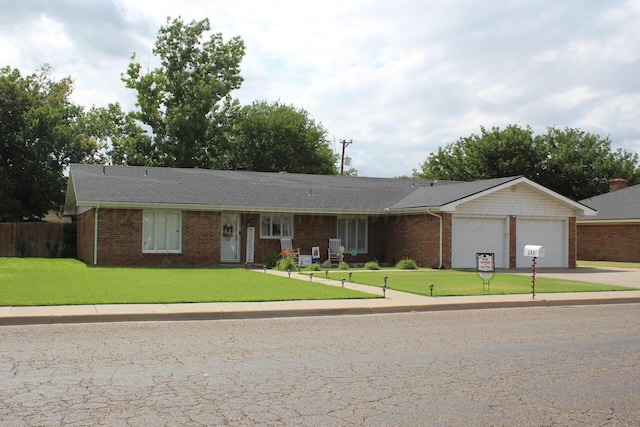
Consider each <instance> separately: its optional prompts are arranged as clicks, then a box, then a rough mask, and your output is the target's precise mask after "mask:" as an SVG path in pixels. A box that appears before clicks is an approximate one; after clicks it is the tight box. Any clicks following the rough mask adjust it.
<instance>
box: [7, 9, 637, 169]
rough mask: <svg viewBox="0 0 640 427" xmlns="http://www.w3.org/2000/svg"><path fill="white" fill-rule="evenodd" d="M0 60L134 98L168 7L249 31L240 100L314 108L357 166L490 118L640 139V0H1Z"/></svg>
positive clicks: (628, 144)
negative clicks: (137, 64)
mask: <svg viewBox="0 0 640 427" xmlns="http://www.w3.org/2000/svg"><path fill="white" fill-rule="evenodd" d="M0 11H2V12H1V13H0V66H2V67H4V66H9V67H11V68H17V69H19V70H20V71H21V72H22V74H23V75H28V74H31V73H33V72H35V71H36V70H38V69H39V68H40V67H42V66H43V65H44V64H50V65H51V66H52V67H53V68H54V73H53V77H54V78H56V79H60V78H63V77H67V76H70V77H72V78H73V79H74V81H75V88H74V92H73V95H72V98H71V100H72V102H74V103H77V104H80V105H83V106H85V107H86V108H90V107H91V106H97V107H105V106H107V105H108V104H109V103H113V102H119V103H120V104H121V105H122V107H123V108H124V109H125V110H126V111H130V110H133V109H134V108H135V94H134V92H132V91H131V90H128V89H126V88H125V87H124V83H123V82H122V81H121V79H120V76H121V74H122V73H124V72H125V71H126V69H127V66H128V64H129V62H130V61H131V55H132V54H133V53H136V55H137V58H138V59H139V60H140V61H141V62H142V63H143V64H145V65H146V66H150V67H155V66H156V65H154V64H155V63H154V57H153V54H152V50H153V47H154V43H155V39H156V37H157V35H158V29H159V28H160V26H161V25H164V24H166V22H167V18H168V17H171V18H177V17H181V18H182V19H183V20H184V21H185V22H190V21H192V20H201V19H204V18H208V19H209V20H210V23H211V27H212V31H213V32H215V33H221V34H222V36H223V38H224V39H225V41H226V40H229V39H230V38H232V37H235V36H239V37H241V38H242V39H243V40H244V43H245V46H246V52H245V57H244V59H243V61H242V63H241V75H242V77H243V78H244V82H243V84H242V87H241V88H240V89H239V90H236V91H234V92H233V93H232V95H233V96H234V97H235V98H237V99H239V100H240V102H241V103H242V104H244V105H248V104H251V103H252V102H253V101H269V102H275V101H279V102H280V103H282V104H287V105H292V106H294V107H296V108H303V109H305V110H306V111H307V112H309V114H310V116H311V118H312V119H313V120H315V121H316V122H317V123H321V124H322V126H323V128H324V129H326V130H327V132H328V136H329V139H330V140H331V143H332V145H333V146H334V149H335V150H336V152H338V153H340V152H341V148H342V145H341V144H340V141H343V140H344V141H352V143H351V144H349V145H348V146H347V147H346V155H347V156H348V157H350V158H351V159H352V164H351V166H352V167H353V168H355V169H356V170H357V171H358V175H360V176H372V177H394V176H403V175H411V173H412V171H413V170H414V169H418V170H419V169H420V166H421V164H422V163H423V162H424V161H425V160H426V159H427V158H428V156H429V155H430V153H432V152H436V151H437V150H438V148H440V147H442V148H444V147H445V146H446V145H447V144H450V143H453V142H455V141H457V140H458V139H459V138H461V137H466V136H469V135H471V134H479V133H480V127H481V126H482V127H485V128H492V127H500V128H504V127H506V126H508V125H510V124H515V125H518V126H521V127H526V126H530V127H531V128H532V130H533V131H534V133H535V134H541V133H545V132H546V128H547V127H550V126H553V127H556V128H565V127H570V128H579V129H582V130H584V131H587V132H591V133H596V134H598V135H600V136H601V137H603V138H604V137H609V138H610V140H611V143H612V146H613V148H614V149H616V148H622V149H624V150H627V151H631V152H636V153H640V25H638V23H639V22H640V1H639V0H630V1H624V0H607V1H602V0H561V1H558V0H447V1H442V0H396V1H394V2H390V1H380V0H379V1H373V0H369V1H365V0H321V1H319V0H305V1H299V0H298V1H296V0H280V1H270V0H233V1H230V0H227V1H222V0H190V1H185V2H178V1H175V0H153V1H146V0H141V1H136V0H55V1H54V0H0Z"/></svg>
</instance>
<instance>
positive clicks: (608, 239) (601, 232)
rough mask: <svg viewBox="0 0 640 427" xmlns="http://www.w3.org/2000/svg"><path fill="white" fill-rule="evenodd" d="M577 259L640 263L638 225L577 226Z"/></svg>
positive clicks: (639, 233) (639, 225) (639, 228)
mask: <svg viewBox="0 0 640 427" xmlns="http://www.w3.org/2000/svg"><path fill="white" fill-rule="evenodd" d="M577 229H578V232H577V245H578V259H579V260H584V261H616V262H640V224H617V225H613V224H612V225H592V224H578V226H577Z"/></svg>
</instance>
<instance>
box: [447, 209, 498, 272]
mask: <svg viewBox="0 0 640 427" xmlns="http://www.w3.org/2000/svg"><path fill="white" fill-rule="evenodd" d="M452 225H453V226H452V230H451V266H452V268H475V263H476V253H478V252H492V253H494V261H495V265H496V268H509V222H508V218H505V217H471V216H453V218H452Z"/></svg>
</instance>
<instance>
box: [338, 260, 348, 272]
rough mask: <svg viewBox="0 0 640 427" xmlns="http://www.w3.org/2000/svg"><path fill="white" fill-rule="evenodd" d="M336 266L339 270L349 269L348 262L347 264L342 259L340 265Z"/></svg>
mask: <svg viewBox="0 0 640 427" xmlns="http://www.w3.org/2000/svg"><path fill="white" fill-rule="evenodd" d="M338 268H339V269H340V270H348V269H349V264H347V263H346V262H344V261H342V262H341V263H340V265H339V266H338Z"/></svg>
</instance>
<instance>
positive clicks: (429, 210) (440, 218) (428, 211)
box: [427, 209, 442, 269]
mask: <svg viewBox="0 0 640 427" xmlns="http://www.w3.org/2000/svg"><path fill="white" fill-rule="evenodd" d="M427 213H428V214H429V215H431V216H435V217H436V218H438V219H439V220H440V233H438V235H439V236H440V244H439V246H440V264H439V265H438V269H442V216H440V215H437V214H434V213H433V212H431V209H427Z"/></svg>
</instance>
